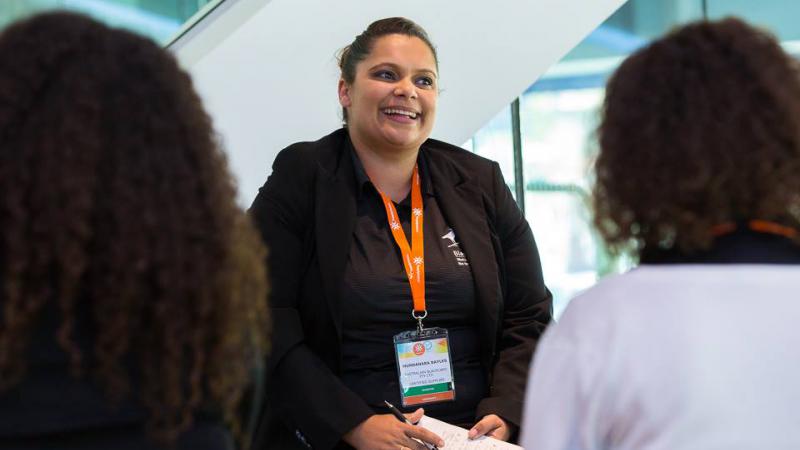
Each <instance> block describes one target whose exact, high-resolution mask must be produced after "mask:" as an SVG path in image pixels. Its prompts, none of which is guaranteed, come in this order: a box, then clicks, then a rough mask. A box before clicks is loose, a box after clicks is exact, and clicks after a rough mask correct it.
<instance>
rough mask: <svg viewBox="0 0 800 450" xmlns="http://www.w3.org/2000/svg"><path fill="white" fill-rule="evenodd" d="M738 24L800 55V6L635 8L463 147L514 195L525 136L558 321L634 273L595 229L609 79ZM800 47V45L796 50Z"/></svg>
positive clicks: (536, 220)
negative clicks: (714, 24)
mask: <svg viewBox="0 0 800 450" xmlns="http://www.w3.org/2000/svg"><path fill="white" fill-rule="evenodd" d="M731 15H735V16H739V17H742V18H744V19H745V20H748V21H750V22H752V23H754V24H756V25H760V26H762V27H764V28H767V29H769V30H771V31H772V32H773V33H775V34H776V35H777V36H778V37H779V38H780V39H781V40H782V41H783V44H784V46H785V48H787V50H789V51H790V52H792V53H794V54H798V55H800V27H798V26H797V25H796V23H795V22H796V21H795V20H794V19H795V18H797V17H800V2H795V1H790V0H705V1H703V0H630V1H628V2H627V3H626V4H624V5H623V6H622V7H621V8H620V9H619V10H618V11H617V12H616V13H614V14H613V15H612V16H611V17H609V18H608V19H607V20H606V21H605V22H604V23H603V24H602V25H600V26H599V27H598V28H597V29H596V30H595V31H594V32H592V33H591V34H590V35H589V36H588V37H587V38H586V39H584V41H583V42H581V43H580V44H579V45H578V46H577V47H576V48H574V49H573V50H572V51H570V52H569V53H568V54H567V55H566V56H564V58H562V60H561V61H560V62H558V63H557V64H555V65H554V66H553V67H551V68H550V70H548V71H547V73H545V74H544V75H542V76H541V77H540V79H539V80H537V81H536V82H535V83H534V84H533V85H531V86H530V87H529V88H528V89H527V90H526V91H525V92H524V93H523V94H522V95H521V96H520V97H519V104H520V106H519V108H520V110H519V112H520V128H519V130H514V129H513V127H512V124H511V119H510V118H511V112H510V108H511V106H510V107H509V108H507V109H504V110H503V111H500V112H499V113H498V114H497V116H496V117H495V118H493V119H492V120H491V121H490V122H489V123H488V124H487V125H486V126H485V127H484V128H482V129H481V130H479V131H478V132H477V133H476V134H475V136H474V137H473V138H472V139H470V141H469V142H467V143H466V144H465V147H466V148H469V149H470V150H472V151H474V152H476V153H478V154H480V155H483V156H486V157H488V158H490V159H494V160H496V161H498V162H499V163H500V166H501V168H502V170H503V175H504V176H505V178H506V182H507V183H508V184H509V186H510V187H511V190H512V192H514V186H513V183H514V169H515V167H514V160H513V145H512V142H513V135H514V133H515V132H518V133H520V137H521V142H522V162H521V164H522V171H523V177H524V180H525V191H524V192H525V199H524V203H523V206H524V209H525V216H526V217H527V219H528V221H529V222H530V224H531V228H532V229H533V232H534V236H535V237H536V241H537V244H538V246H539V252H540V255H541V258H542V266H543V270H544V278H545V282H546V283H547V285H548V287H549V288H550V289H551V290H552V291H553V296H554V310H555V313H556V317H558V316H559V315H560V313H561V311H563V309H564V307H565V306H566V305H567V303H568V301H569V300H570V299H571V298H572V297H573V296H575V295H576V294H577V293H579V292H580V291H582V290H584V289H586V288H588V287H590V286H591V285H593V284H594V283H595V282H597V280H598V279H599V278H600V277H602V276H604V275H607V274H611V273H616V272H620V271H623V270H625V269H627V268H629V267H630V266H631V261H630V260H627V259H624V258H616V259H612V258H611V257H610V256H609V255H608V253H607V252H606V249H605V247H604V246H603V244H602V242H601V240H600V239H599V237H598V236H597V235H596V234H595V232H594V229H593V227H592V225H591V212H590V209H589V190H590V183H591V180H590V169H591V162H592V158H593V156H594V154H595V152H596V142H595V139H594V131H595V129H596V127H597V121H598V118H599V114H598V112H599V109H600V106H601V103H602V100H603V94H604V85H605V82H606V79H607V78H608V76H609V75H610V74H611V73H612V72H613V70H614V69H615V68H616V67H617V66H618V65H619V63H620V62H621V61H622V59H623V58H624V57H625V56H627V55H629V54H630V53H631V52H633V51H634V50H636V49H637V48H639V47H640V46H642V45H644V44H646V43H647V42H649V41H650V40H651V39H653V38H655V37H658V36H660V35H662V34H663V33H665V32H667V31H669V30H670V29H672V28H673V27H675V26H677V25H680V24H684V23H686V22H690V21H694V20H698V19H702V18H704V17H707V18H710V19H717V18H722V17H726V16H731ZM795 40H796V41H795Z"/></svg>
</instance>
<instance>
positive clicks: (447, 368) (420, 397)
mask: <svg viewBox="0 0 800 450" xmlns="http://www.w3.org/2000/svg"><path fill="white" fill-rule="evenodd" d="M411 315H412V316H413V317H414V319H416V320H417V329H416V330H409V331H404V332H402V333H399V334H396V335H395V336H394V354H395V360H396V361H397V376H398V378H399V380H400V383H399V384H400V399H401V400H402V402H403V406H404V407H410V406H417V405H426V404H430V403H439V402H447V401H452V400H455V398H456V390H455V380H454V378H453V362H452V359H451V358H450V340H449V338H448V334H447V329H445V328H438V327H436V328H423V326H422V319H424V318H425V317H426V316H427V315H428V313H427V311H423V313H422V314H421V315H417V313H416V312H415V311H412V312H411Z"/></svg>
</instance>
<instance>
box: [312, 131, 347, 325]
mask: <svg viewBox="0 0 800 450" xmlns="http://www.w3.org/2000/svg"><path fill="white" fill-rule="evenodd" d="M345 143H346V141H343V142H342V143H341V145H340V146H339V148H338V149H336V150H337V151H335V152H334V155H332V156H334V157H332V158H330V160H328V161H327V162H325V161H321V162H320V166H319V177H317V183H316V198H317V201H316V202H315V208H316V210H315V214H314V217H316V223H315V232H316V238H317V256H318V259H319V265H320V271H321V273H322V290H323V293H324V297H325V300H326V302H327V304H328V308H329V311H330V314H331V318H332V319H333V322H334V325H335V327H336V335H337V337H338V338H339V339H341V336H342V330H341V328H342V327H341V325H342V319H341V317H342V316H341V298H340V297H341V287H342V278H343V277H344V269H345V265H346V264H347V255H348V253H349V251H350V243H351V241H352V234H353V227H354V226H355V220H356V193H355V183H354V182H353V177H354V176H355V175H354V170H353V163H352V161H351V160H350V155H349V153H348V152H347V148H346V144H345Z"/></svg>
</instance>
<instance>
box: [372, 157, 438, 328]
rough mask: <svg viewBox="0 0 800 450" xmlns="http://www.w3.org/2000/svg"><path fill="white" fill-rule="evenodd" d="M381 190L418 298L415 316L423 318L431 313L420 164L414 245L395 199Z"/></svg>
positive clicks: (415, 179)
mask: <svg viewBox="0 0 800 450" xmlns="http://www.w3.org/2000/svg"><path fill="white" fill-rule="evenodd" d="M378 193H380V194H381V198H382V199H383V206H384V207H385V208H386V218H387V220H388V221H389V227H390V228H391V229H392V236H394V240H395V242H397V246H398V247H400V252H401V253H402V254H403V266H405V269H406V275H408V284H410V285H411V297H412V298H413V299H414V310H413V315H414V317H415V318H419V317H418V316H417V315H416V314H422V317H425V315H426V314H427V313H426V311H425V251H424V250H423V248H424V247H423V245H424V244H423V242H422V187H421V185H420V181H419V170H418V168H417V166H416V165H415V166H414V173H413V175H412V176H411V247H410V248H409V246H408V240H407V239H406V234H405V233H404V232H403V227H402V225H400V219H399V217H398V216H397V210H396V209H395V207H394V203H392V199H391V198H389V196H387V195H386V194H384V193H383V192H381V191H380V190H378Z"/></svg>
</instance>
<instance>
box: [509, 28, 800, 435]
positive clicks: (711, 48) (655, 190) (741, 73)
mask: <svg viewBox="0 0 800 450" xmlns="http://www.w3.org/2000/svg"><path fill="white" fill-rule="evenodd" d="M598 131H599V132H598V137H599V144H600V145H599V146H600V149H599V150H600V151H599V155H598V157H597V160H596V166H595V172H596V184H595V186H594V206H595V224H596V226H597V228H598V229H599V231H600V233H601V235H602V236H603V237H604V239H605V240H606V242H607V243H608V244H609V246H611V247H612V248H614V249H616V250H621V249H626V250H629V251H631V252H632V253H633V255H634V256H636V257H638V258H639V261H640V263H641V266H640V267H638V268H636V269H634V270H632V271H631V272H629V273H627V274H623V275H620V276H615V277H610V278H608V279H606V280H604V281H602V282H601V283H599V285H597V286H595V287H594V288H592V289H590V290H589V291H587V292H586V293H584V294H582V295H580V296H578V297H577V298H576V299H575V300H573V301H572V302H571V303H570V305H569V306H568V307H567V308H566V310H565V312H564V314H563V316H562V318H561V320H560V321H559V322H558V324H557V325H555V326H553V327H551V328H550V329H549V331H548V332H547V333H546V334H545V337H544V338H543V340H542V343H541V345H540V347H539V351H538V353H537V356H536V357H535V361H534V364H533V370H532V371H531V373H532V376H531V378H530V384H529V387H528V392H527V399H526V400H527V404H526V417H525V419H524V420H525V423H524V425H523V431H522V432H523V439H522V441H523V445H524V446H525V447H526V448H529V449H537V450H554V449H570V450H578V449H669V450H681V449H723V448H724V449H765V448H800V428H798V426H797V417H798V411H797V408H798V407H797V405H798V402H800V383H798V380H800V364H798V361H800V347H798V346H797V345H796V342H797V341H798V340H800V327H798V325H797V322H798V319H800V302H798V301H797V297H798V294H797V293H798V292H799V291H800V266H799V265H798V264H800V245H799V244H800V235H798V230H799V229H800V70H798V64H797V62H796V61H795V60H794V59H793V58H792V57H791V56H789V55H787V54H786V53H785V52H784V51H783V50H782V48H781V46H780V45H779V43H778V42H777V41H776V39H775V38H774V37H773V36H772V35H770V34H769V33H767V32H765V31H761V30H759V29H756V28H754V27H752V26H750V25H748V24H746V23H744V22H743V21H741V20H739V19H735V18H729V19H725V20H721V21H716V22H698V23H693V24H689V25H686V26H684V27H682V28H679V29H677V30H675V31H673V32H671V33H669V34H668V35H666V36H665V37H663V38H661V39H658V40H656V41H654V42H653V43H651V44H650V45H648V46H646V47H644V48H642V49H640V50H639V51H637V52H636V53H634V54H633V55H631V56H630V57H629V58H628V59H627V60H626V61H624V62H623V63H622V65H621V66H620V67H619V69H618V70H617V71H616V72H615V73H614V75H613V76H612V77H611V79H610V81H609V82H608V88H607V92H606V98H605V104H604V108H603V111H602V120H601V123H600V126H599V130H598Z"/></svg>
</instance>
